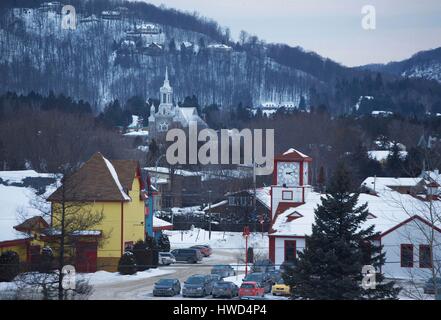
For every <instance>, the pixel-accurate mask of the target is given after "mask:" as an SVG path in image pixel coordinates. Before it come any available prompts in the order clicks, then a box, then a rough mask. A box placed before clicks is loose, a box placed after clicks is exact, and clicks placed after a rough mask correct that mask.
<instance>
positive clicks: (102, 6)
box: [0, 0, 441, 317]
mask: <svg viewBox="0 0 441 320" xmlns="http://www.w3.org/2000/svg"><path fill="white" fill-rule="evenodd" d="M188 2H195V3H199V1H188ZM226 2H228V3H230V1H229V0H228V1H226ZM245 2H246V1H245ZM269 2H270V1H262V3H259V4H257V3H255V5H254V6H252V8H251V7H250V13H253V14H255V15H256V17H258V16H259V14H263V13H262V12H263V11H266V10H265V8H267V6H268V5H269ZM275 2H279V0H276V1H275ZM301 2H302V1H300V2H298V3H296V4H289V5H287V8H286V9H285V10H291V9H292V10H294V9H296V10H297V12H298V13H297V14H298V15H299V17H300V15H301V14H306V13H305V12H309V11H308V10H309V9H307V8H306V7H303V5H302V4H300V3H301ZM313 2H320V1H316V0H314V1H313ZM331 2H332V1H331ZM345 2H346V0H345ZM355 2H358V1H352V2H351V4H350V5H349V4H348V8H346V9H347V10H348V12H352V11H351V10H352V9H354V10H355V11H356V14H354V15H355V16H356V17H358V18H359V19H360V21H361V26H360V27H359V28H360V29H361V31H357V32H366V31H365V30H363V28H365V27H366V25H367V26H368V27H369V26H372V25H371V24H372V23H373V24H375V19H374V18H372V17H371V16H369V15H370V14H375V10H374V11H370V9H371V7H369V8H367V9H366V8H365V9H363V10H362V11H361V12H362V14H361V15H360V9H361V7H362V5H361V3H359V4H357V5H355V4H354V3H355ZM404 2H406V4H405V5H404V6H403V9H402V10H410V11H409V12H412V14H416V15H418V18H421V17H425V16H424V14H425V12H426V11H425V10H428V11H427V12H431V13H433V12H438V13H441V7H440V5H439V3H435V2H433V3H432V2H430V1H428V3H427V4H426V7H425V8H424V9H425V10H420V11H416V10H414V7H413V4H410V3H409V4H407V1H404ZM185 3H186V1H179V3H178V2H176V1H172V0H170V1H166V0H164V1H139V0H138V1H124V0H103V1H92V0H72V1H70V2H69V3H64V2H63V3H61V2H58V1H52V2H41V3H40V2H39V1H31V0H29V1H28V0H23V1H12V0H7V1H2V3H1V4H0V52H1V57H0V70H1V72H0V84H1V85H0V300H2V301H8V300H9V301H10V300H155V301H157V300H167V301H169V303H170V305H169V306H172V305H174V304H173V301H182V303H183V304H181V305H180V307H179V308H178V309H176V310H175V313H170V315H172V314H173V315H195V314H198V313H197V312H199V311H198V310H199V309H197V307H195V308H196V309H194V310H193V309H188V310H187V309H185V308H184V306H185V301H187V302H188V300H191V301H196V300H197V301H206V300H210V301H221V300H222V301H223V302H228V303H234V302H235V301H236V303H237V302H241V301H242V302H241V303H245V302H243V301H245V300H248V301H249V300H252V301H254V302H253V303H256V306H261V307H262V306H264V304H262V303H263V302H262V301H264V302H265V303H279V304H282V303H294V301H300V300H440V299H441V274H440V272H441V265H440V261H441V171H440V170H441V117H440V115H441V68H440V66H441V51H440V50H441V48H437V49H429V48H435V47H436V45H438V46H439V45H440V43H436V42H434V43H433V44H432V43H430V45H429V42H428V41H429V40H430V39H431V38H430V37H426V38H425V39H426V40H427V42H424V43H423V44H421V48H420V49H419V50H417V49H416V48H417V47H415V49H412V50H413V51H412V50H410V49H408V51H409V52H412V54H410V53H408V52H407V51H405V50H404V49H403V50H404V51H403V52H401V51H400V52H397V53H396V55H392V53H391V52H392V51H393V50H392V51H391V50H389V51H391V52H388V53H387V54H390V57H389V56H388V55H386V54H385V53H384V50H386V49H384V50H383V49H381V45H380V44H376V45H375V48H376V50H377V51H378V52H377V51H375V52H374V51H372V53H371V54H372V55H373V56H372V57H371V56H366V55H364V54H362V53H360V52H358V51H355V50H354V52H352V51H351V52H347V53H346V54H342V55H341V56H340V55H338V53H337V51H336V50H331V49H329V52H328V51H326V50H325V48H321V47H315V46H314V43H315V42H311V43H310V42H307V43H306V44H304V45H305V48H307V47H308V46H311V50H314V51H308V50H309V48H308V50H307V49H303V48H302V47H300V46H299V45H295V43H297V42H300V41H301V39H304V38H303V37H301V36H300V35H297V36H295V35H290V36H286V37H287V38H286V39H285V38H283V35H285V33H284V32H279V31H278V30H279V29H278V24H277V23H274V24H272V23H265V24H264V25H266V27H265V28H264V30H265V32H264V31H262V30H261V29H260V28H261V27H262V26H261V24H259V26H255V28H256V29H253V24H252V23H251V22H249V21H248V20H245V21H243V22H242V21H241V19H239V18H237V19H234V18H233V17H240V11H241V8H242V5H243V4H238V3H235V4H234V5H233V1H231V4H230V7H228V8H229V10H232V9H231V8H233V7H234V8H236V9H237V10H234V11H237V12H235V13H234V15H233V16H231V17H229V15H230V14H232V13H231V11H228V12H224V11H223V10H225V8H224V6H223V4H219V3H214V1H213V6H218V7H216V8H217V9H216V10H214V11H211V10H209V9H206V8H205V5H202V4H199V5H200V10H201V12H199V11H198V10H199V9H198V8H194V7H191V6H192V5H193V6H194V5H195V4H185ZM201 3H202V2H201ZM429 3H430V4H429ZM235 6H237V7H235ZM291 6H292V7H291ZM190 7H191V8H193V9H192V10H189V8H190ZM257 7H258V8H259V10H257ZM308 8H309V7H308ZM350 9H351V10H350ZM380 9H384V10H386V9H385V8H379V10H380ZM268 10H269V9H268ZM273 10H274V15H275V16H276V17H279V16H278V14H280V17H279V18H278V19H282V20H283V14H282V12H279V11H280V10H282V9H280V8H279V9H274V8H273ZM305 10H306V11H305ZM222 12H224V13H225V17H224V18H223V16H222ZM293 12H294V11H293ZM372 12H373V13H372ZM210 13H212V14H213V15H214V16H213V18H206V17H204V16H205V15H209V14H210ZM242 14H243V13H242ZM351 14H352V13H351ZM383 14H384V15H388V14H389V12H383ZM403 14H404V13H403ZM367 17H369V19H367ZM214 18H216V20H214ZM365 18H366V19H365ZM224 19H225V20H224ZM262 19H264V18H262ZM266 19H269V20H268V21H272V20H271V18H268V17H267V18H266ZM391 19H398V18H397V16H393V15H392V18H391ZM217 20H219V21H217ZM343 20H344V19H343ZM289 21H290V20H289ZM229 22H231V26H229V25H228V24H229ZM238 22H241V23H244V24H245V25H244V26H241V24H239V25H240V26H239V27H238V26H237V25H236V24H237V23H238ZM286 23H287V24H288V21H287V22H286ZM342 23H343V22H342ZM428 24H429V22H427V24H426V25H425V28H427V25H428ZM225 25H226V26H225ZM230 27H231V29H230ZM246 27H249V28H250V30H251V31H250V32H252V33H248V32H247V31H243V29H242V28H246ZM237 28H240V29H237ZM336 28H337V27H336ZM416 28H417V27H416ZM368 29H369V28H367V29H366V30H368ZM417 29H418V28H417ZM259 30H260V31H259ZM369 30H370V31H369V32H371V33H374V32H377V30H376V29H375V28H371V29H369ZM418 30H419V29H418ZM424 30H426V29H424ZM269 31H271V32H272V33H271V34H278V37H274V39H271V38H270V34H269V33H268V32H269ZM299 32H300V33H301V31H299ZM305 32H306V31H305ZM311 32H312V31H311ZM329 32H331V31H329ZM378 32H382V31H378ZM394 32H398V31H394ZM421 32H423V31H421ZM425 32H429V31H427V30H426V31H425ZM254 33H255V34H256V35H254ZM260 34H262V35H265V37H266V39H265V40H264V39H261V38H259V35H260ZM356 34H358V33H356ZM361 34H364V33H361ZM321 36H322V35H319V34H316V35H315V37H316V38H317V39H320V37H321ZM340 36H341V37H343V35H339V37H340ZM399 36H400V35H399V34H397V35H396V37H397V38H396V39H394V41H399V40H398V39H399ZM289 37H293V38H289ZM296 37H298V38H296ZM356 37H361V36H360V35H359V36H354V39H355V38H356ZM423 38H424V36H418V41H419V40H420V39H423ZM380 39H381V36H380V37H379V38H378V39H377V40H369V41H382V40H380ZM273 41H278V42H281V43H275V42H273ZM336 41H337V40H336ZM350 41H351V40H348V39H347V38H345V40H344V41H343V40H342V43H348V42H350ZM357 41H358V40H357ZM360 41H361V40H360ZM366 41H367V40H366ZM418 41H417V40H415V42H416V43H419V42H418ZM421 41H422V40H421ZM282 42H286V43H288V44H284V43H282ZM318 42H320V41H318ZM386 42H387V41H386ZM357 43H358V42H357ZM379 43H380V42H379ZM300 44H301V45H303V44H302V43H300ZM341 45H342V46H343V44H341ZM354 45H356V43H354ZM328 46H331V47H332V45H331V44H328ZM360 46H361V44H360ZM397 48H398V47H397ZM412 48H413V47H412ZM418 48H419V47H418ZM340 49H341V48H340ZM423 49H424V50H426V51H424V50H423ZM345 50H346V49H345ZM397 50H398V49H397ZM406 50H407V49H406ZM315 51H317V52H320V54H319V53H315ZM340 51H341V50H340ZM346 51H348V50H346ZM386 51H387V50H386ZM333 54H335V56H334V55H333ZM375 54H376V55H375ZM381 54H384V57H383V56H382V55H381ZM328 56H329V57H328ZM379 57H383V58H379ZM345 59H347V60H345ZM357 59H358V60H357ZM336 61H341V62H336ZM373 61H376V62H381V63H373ZM391 61H394V62H391ZM201 303H202V302H201ZM258 309H259V308H257V307H256V309H255V310H254V311H250V314H253V312H254V315H256V314H255V313H256V312H260V313H266V311H265V310H264V309H262V308H261V309H259V310H258ZM201 310H203V309H201ZM191 312H195V313H194V314H193V313H191ZM206 312H207V310H206V309H205V311H201V313H200V314H198V315H199V316H201V317H205V315H206ZM233 314H234V312H233Z"/></svg>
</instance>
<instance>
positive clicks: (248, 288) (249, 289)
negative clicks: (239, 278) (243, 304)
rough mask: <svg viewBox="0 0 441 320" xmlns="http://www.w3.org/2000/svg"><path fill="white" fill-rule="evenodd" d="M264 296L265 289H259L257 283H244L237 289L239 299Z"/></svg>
mask: <svg viewBox="0 0 441 320" xmlns="http://www.w3.org/2000/svg"><path fill="white" fill-rule="evenodd" d="M264 295H265V289H264V288H262V287H260V286H259V284H258V283H257V282H252V281H245V282H243V283H242V285H241V286H240V289H239V297H256V296H261V297H263V296H264Z"/></svg>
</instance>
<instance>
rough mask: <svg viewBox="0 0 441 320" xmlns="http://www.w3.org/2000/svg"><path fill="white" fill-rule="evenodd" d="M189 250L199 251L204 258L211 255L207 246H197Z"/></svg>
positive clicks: (210, 250) (211, 251)
mask: <svg viewBox="0 0 441 320" xmlns="http://www.w3.org/2000/svg"><path fill="white" fill-rule="evenodd" d="M191 249H197V250H199V251H200V252H201V254H202V255H203V256H204V257H209V256H211V254H212V253H213V250H212V249H211V247H210V246H209V245H197V246H193V247H191Z"/></svg>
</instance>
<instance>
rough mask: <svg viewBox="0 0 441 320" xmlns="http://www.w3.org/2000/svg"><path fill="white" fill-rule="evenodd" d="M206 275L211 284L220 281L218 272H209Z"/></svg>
mask: <svg viewBox="0 0 441 320" xmlns="http://www.w3.org/2000/svg"><path fill="white" fill-rule="evenodd" d="M208 276H209V277H210V280H211V282H213V285H214V284H216V283H217V282H219V281H222V277H221V276H220V275H218V274H210V275H208Z"/></svg>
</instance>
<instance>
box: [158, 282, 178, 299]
mask: <svg viewBox="0 0 441 320" xmlns="http://www.w3.org/2000/svg"><path fill="white" fill-rule="evenodd" d="M180 293H181V283H180V282H179V280H178V279H160V280H159V281H158V282H156V283H155V286H154V288H153V295H154V296H155V297H166V296H169V297H173V296H175V295H177V294H180Z"/></svg>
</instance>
